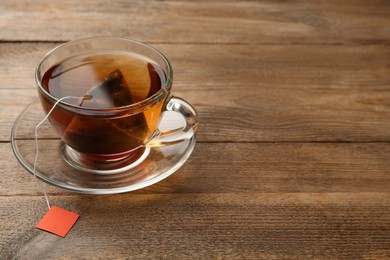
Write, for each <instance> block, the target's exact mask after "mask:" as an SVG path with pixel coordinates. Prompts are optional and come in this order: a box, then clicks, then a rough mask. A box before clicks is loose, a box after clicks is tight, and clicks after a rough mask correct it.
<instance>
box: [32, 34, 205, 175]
mask: <svg viewBox="0 0 390 260" xmlns="http://www.w3.org/2000/svg"><path fill="white" fill-rule="evenodd" d="M172 77H173V73H172V67H171V65H170V63H169V61H168V59H167V58H166V57H165V56H164V55H163V54H162V53H161V52H159V51H158V50H156V49H154V48H153V47H151V46H148V45H146V44H143V43H140V42H137V41H134V40H130V39H124V38H116V37H92V38H85V39H80V40H75V41H70V42H67V43H64V44H62V45H60V46H58V47H56V48H55V49H53V50H52V51H50V52H49V53H48V54H46V56H44V57H43V59H42V60H41V61H40V62H39V64H38V66H37V68H36V74H35V79H36V83H37V85H38V93H39V97H40V100H41V104H42V107H43V109H44V111H45V113H48V112H49V111H50V110H51V109H52V108H53V106H54V105H55V104H56V106H55V107H54V109H53V111H52V112H51V113H50V115H49V121H50V124H51V125H52V127H53V128H54V129H55V130H56V132H57V133H58V134H59V136H60V137H61V139H62V140H63V146H62V149H61V154H62V156H63V158H64V159H65V161H67V162H68V163H69V164H70V165H72V166H73V167H75V168H78V169H80V170H83V171H87V172H93V173H115V172H120V171H121V170H124V169H127V168H129V166H130V167H131V165H132V164H134V163H137V162H138V161H139V160H140V159H141V158H142V157H144V156H147V155H146V154H145V151H146V150H147V148H148V147H156V146H166V145H171V144H175V143H178V142H181V141H183V140H186V139H189V138H192V137H193V136H194V135H195V133H196V130H197V127H198V116H197V112H196V110H195V109H194V108H193V107H192V106H191V104H189V103H188V102H187V101H185V100H183V99H181V98H178V97H174V96H173V95H172V94H171V88H172ZM165 111H174V112H178V113H180V114H181V116H182V117H183V118H184V119H185V126H183V127H180V128H174V129H169V130H164V131H161V130H159V128H158V126H159V122H160V119H161V116H162V114H163V112H165Z"/></svg>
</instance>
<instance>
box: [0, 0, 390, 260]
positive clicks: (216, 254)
mask: <svg viewBox="0 0 390 260" xmlns="http://www.w3.org/2000/svg"><path fill="white" fill-rule="evenodd" d="M95 35H114V36H123V37H128V38H133V39H137V40H140V41H143V42H146V43H150V44H152V45H153V46H154V47H156V48H157V49H159V50H161V51H162V52H163V53H164V54H165V55H166V56H167V57H168V58H169V60H170V62H171V63H172V66H173V70H174V86H173V94H175V95H177V96H180V97H182V98H185V99H187V100H188V101H189V102H191V103H192V104H193V105H194V106H195V107H196V108H197V109H198V111H199V116H200V128H199V132H198V143H197V145H196V148H195V150H194V152H193V154H192V155H191V157H190V158H189V160H188V161H187V162H186V164H185V165H184V166H183V167H182V168H181V169H179V170H178V171H177V172H176V173H175V174H173V175H172V176H170V177H169V178H167V179H165V180H163V181H161V182H159V183H157V184H155V185H153V186H150V187H147V188H144V189H142V190H137V191H134V192H131V193H124V194H116V195H81V194H76V193H72V192H70V191H67V190H64V189H60V188H57V187H53V186H50V185H48V184H44V183H42V182H37V181H36V180H35V179H34V178H33V176H32V175H31V174H29V173H28V172H27V171H26V170H25V169H24V168H23V167H22V166H21V165H20V164H19V163H18V161H17V160H16V159H15V156H14V154H13V151H12V148H11V143H10V138H11V128H12V126H13V124H14V122H15V120H16V118H17V116H18V115H19V114H20V113H21V111H22V110H23V109H24V108H25V107H26V105H28V104H29V103H31V102H32V101H34V100H36V99H37V92H36V85H35V80H34V70H35V66H36V65H37V63H38V61H39V60H40V59H41V58H42V57H43V55H44V54H45V53H47V52H48V51H49V50H50V49H52V48H54V47H55V46H57V45H58V44H61V43H63V42H65V41H68V40H72V39H76V38H81V37H87V36H95ZM389 46H390V2H389V1H387V0H373V1H363V0H356V1H347V0H341V1H336V0H330V1H322V0H315V1H306V0H293V1H282V0H277V1H271V0H266V1H257V0H247V1H235V0H216V1H188V0H182V1H142V0H132V1H121V0H118V1H108V0H97V1H92V0H87V1H82V2H80V1H74V0H70V1H48V0H40V1H32V0H21V1H11V0H3V1H1V3H0V105H1V107H0V165H1V169H2V170H1V178H0V223H1V224H0V259H390V160H389V158H390V146H389V142H390V130H389V129H390V101H389V100H390V48H389ZM30 130H31V129H30ZM45 134H46V132H44V130H43V132H42V136H46V135H45ZM26 139H28V140H26V142H25V143H26V147H27V148H28V149H33V147H34V146H33V145H34V141H33V140H32V138H31V135H28V136H27V137H26ZM55 141H56V140H54V139H45V140H43V141H42V142H43V143H45V144H48V145H43V147H50V145H49V144H50V143H52V142H55ZM54 156H56V154H55V153H53V154H50V153H49V155H48V156H47V158H44V159H42V158H41V159H42V160H43V163H46V164H47V165H53V162H54V160H53V159H52V158H53V157H54ZM55 167H56V165H53V168H55ZM43 190H45V191H46V192H47V193H48V195H49V199H50V201H51V203H52V205H57V206H60V207H64V208H66V209H68V210H72V211H75V212H77V213H79V214H80V215H81V218H80V220H79V221H78V222H77V223H76V225H75V226H74V228H73V229H72V230H71V232H70V233H69V234H68V235H67V237H66V238H59V237H57V236H55V235H52V234H49V233H46V232H43V231H40V230H37V229H35V228H34V226H35V224H36V223H37V222H38V221H39V219H40V218H41V217H42V216H43V214H44V213H45V212H46V210H47V207H46V203H45V201H44V197H43Z"/></svg>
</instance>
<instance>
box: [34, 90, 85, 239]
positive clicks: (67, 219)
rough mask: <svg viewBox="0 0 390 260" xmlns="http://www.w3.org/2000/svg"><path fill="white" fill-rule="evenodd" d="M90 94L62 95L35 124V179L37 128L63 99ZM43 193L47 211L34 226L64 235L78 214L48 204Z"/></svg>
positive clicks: (37, 151)
mask: <svg viewBox="0 0 390 260" xmlns="http://www.w3.org/2000/svg"><path fill="white" fill-rule="evenodd" d="M91 98H92V96H90V95H85V96H83V97H73V96H67V97H63V98H60V99H58V100H57V102H56V103H54V105H53V107H52V108H51V109H50V111H49V112H48V113H47V114H46V116H45V117H44V118H43V120H42V121H41V122H39V123H38V124H37V125H36V126H35V146H36V154H35V160H34V170H33V173H34V174H33V175H34V178H35V179H36V178H37V176H36V166H37V162H38V156H39V146H38V128H39V127H40V126H41V125H42V124H43V122H45V121H46V120H47V119H48V118H49V116H50V114H51V113H52V112H53V111H54V108H55V107H56V106H57V105H58V104H59V103H60V102H61V101H62V100H64V99H79V100H81V101H83V100H85V99H87V100H89V99H91ZM42 191H43V194H44V195H45V199H46V204H47V206H48V208H49V211H48V212H47V213H46V214H45V216H43V218H42V219H41V221H39V223H38V224H37V225H36V226H35V227H36V228H39V229H41V230H45V231H48V232H50V233H53V234H56V235H58V236H61V237H65V236H66V234H68V232H69V231H70V229H71V228H72V227H73V225H74V224H75V223H76V221H77V220H78V219H79V217H80V215H79V214H77V213H74V212H71V211H68V210H65V209H62V208H60V207H57V206H50V202H49V198H48V196H47V194H46V191H45V190H44V189H43V188H42Z"/></svg>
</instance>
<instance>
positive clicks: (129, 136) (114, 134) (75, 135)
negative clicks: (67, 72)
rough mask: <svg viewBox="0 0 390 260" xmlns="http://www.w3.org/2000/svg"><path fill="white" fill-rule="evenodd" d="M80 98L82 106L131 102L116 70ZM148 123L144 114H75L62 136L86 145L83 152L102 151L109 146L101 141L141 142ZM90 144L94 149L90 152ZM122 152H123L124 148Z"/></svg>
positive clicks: (125, 144)
mask: <svg viewBox="0 0 390 260" xmlns="http://www.w3.org/2000/svg"><path fill="white" fill-rule="evenodd" d="M85 96H90V98H89V99H83V100H82V101H81V103H80V106H81V107H86V108H99V109H106V108H107V109H108V108H114V107H120V106H126V105H131V104H133V103H134V102H133V97H132V95H131V90H130V87H129V86H128V85H127V83H126V80H125V78H124V76H123V74H122V72H121V71H120V70H119V69H116V70H114V71H113V72H111V73H110V74H109V75H108V76H107V77H106V78H105V79H104V81H102V82H101V83H100V84H98V85H95V86H94V87H92V88H91V89H90V90H89V91H87V93H86V94H85ZM147 133H148V124H147V122H146V120H145V116H144V114H143V113H138V114H134V115H127V116H122V117H118V118H109V119H102V118H93V117H92V116H88V117H74V118H73V119H72V120H71V122H70V123H69V125H68V127H67V129H66V132H65V137H68V139H69V140H73V141H74V142H77V146H78V147H80V146H82V147H85V151H84V152H88V153H100V154H105V153H107V152H108V151H109V150H110V147H106V146H104V145H103V144H102V143H103V142H101V141H102V140H109V142H110V143H111V145H110V146H112V147H117V148H118V147H137V146H139V145H142V144H143V142H144V139H145V136H146V134H147ZM89 147H93V150H91V151H89V150H88V149H89ZM123 152H124V151H123Z"/></svg>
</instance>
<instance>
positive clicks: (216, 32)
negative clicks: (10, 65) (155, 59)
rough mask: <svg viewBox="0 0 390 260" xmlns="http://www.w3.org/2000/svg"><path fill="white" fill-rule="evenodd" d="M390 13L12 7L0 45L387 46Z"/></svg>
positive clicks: (197, 6)
mask: <svg viewBox="0 0 390 260" xmlns="http://www.w3.org/2000/svg"><path fill="white" fill-rule="evenodd" d="M389 8H390V5H389V2H388V1H383V0H382V1H353V2H350V1H347V0H345V1H329V2H328V1H326V2H324V1H311V2H308V1H287V2H286V1H276V2H275V1H261V2H260V1H216V2H209V1H202V2H193V1H111V0H99V1H93V0H88V1H83V3H80V1H76V0H71V1H61V2H57V1H56V2H53V1H49V0H43V1H40V2H39V4H37V3H36V1H32V0H23V1H18V2H15V1H11V0H8V1H2V3H1V5H0V12H1V14H2V15H1V16H0V39H1V40H3V41H24V40H29V41H59V40H61V41H66V40H70V39H75V38H80V37H86V36H94V35H116V36H128V37H131V38H135V39H139V40H143V41H148V42H175V43H178V42H181V43H184V42H186V43H189V42H193V43H205V42H207V43H267V44H268V43H277V44H290V43H294V44H295V43H316V44H318V43H320V44H323V43H325V44H335V43H354V42H355V43H356V42H357V43H383V42H388V41H389V38H390V32H389V30H387V28H388V25H389V21H390V20H389V19H390V18H389V15H388V14H389ZM32 25H33V26H32ZM80 25H82V26H80Z"/></svg>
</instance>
